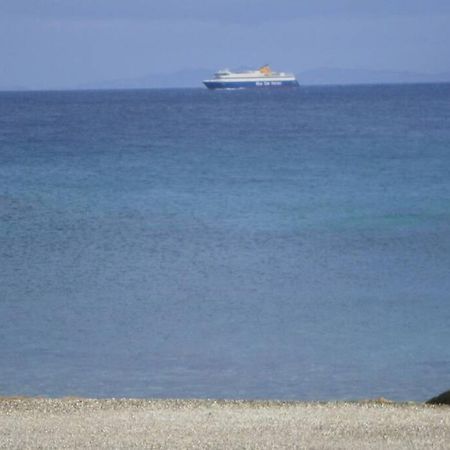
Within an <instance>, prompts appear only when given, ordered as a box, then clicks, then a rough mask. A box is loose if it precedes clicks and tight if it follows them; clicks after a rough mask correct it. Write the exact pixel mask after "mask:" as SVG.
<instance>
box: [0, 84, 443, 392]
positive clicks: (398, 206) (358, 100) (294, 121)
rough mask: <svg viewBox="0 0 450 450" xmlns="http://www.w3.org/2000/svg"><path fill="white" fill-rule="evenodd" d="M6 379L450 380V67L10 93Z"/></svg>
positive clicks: (15, 387) (168, 387)
mask: <svg viewBox="0 0 450 450" xmlns="http://www.w3.org/2000/svg"><path fill="white" fill-rule="evenodd" d="M0 268H1V270H0V395H48V396H62V395H80V396H96V397H105V396H115V397H122V396H130V397H219V398H223V397H225V398H276V399H315V400H319V399H320V400H329V399H355V398H361V397H377V396H384V397H389V398H393V399H399V400H406V399H408V400H410V399H411V400H423V399H426V398H428V397H430V396H432V395H435V394H436V393H438V392H440V391H442V390H445V389H448V388H449V387H450V386H449V383H450V378H449V374H450V345H449V344H450V326H449V324H450V305H449V301H450V275H449V271H450V84H441V85H438V84H437V85H404V86H401V85H398V86H359V87H357V86H350V87H314V88H313V87H302V88H300V89H298V90H289V91H263V92H254V91H251V92H250V91H238V92H210V91H207V90H202V89H190V90H189V89H186V90H142V91H114V92H113V91H111V92H108V91H97V92H95V91H91V92H88V91H86V92H29V93H0Z"/></svg>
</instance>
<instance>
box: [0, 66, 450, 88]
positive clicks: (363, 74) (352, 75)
mask: <svg viewBox="0 0 450 450" xmlns="http://www.w3.org/2000/svg"><path fill="white" fill-rule="evenodd" d="M214 72H215V70H214V69H192V70H180V71H177V72H171V73H159V74H149V75H145V76H140V77H135V78H117V79H111V80H103V81H93V82H90V83H83V84H79V85H74V86H54V87H53V89H145V88H187V87H203V84H202V80H204V79H206V78H210V77H211V76H212V75H213V73H214ZM295 73H296V75H297V77H298V81H299V83H300V85H333V84H334V85H348V84H388V83H438V82H450V72H444V73H439V74H423V73H415V72H405V71H404V72H395V71H388V70H364V69H333V68H319V69H313V70H305V71H297V72H295ZM28 89H30V88H29V87H26V86H0V91H12V90H20V91H23V90H28ZM49 89H52V88H49Z"/></svg>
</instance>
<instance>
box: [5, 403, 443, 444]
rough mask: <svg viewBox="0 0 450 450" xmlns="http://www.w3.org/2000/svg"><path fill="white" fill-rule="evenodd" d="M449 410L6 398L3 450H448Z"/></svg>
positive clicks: (413, 406) (371, 405) (410, 406)
mask: <svg viewBox="0 0 450 450" xmlns="http://www.w3.org/2000/svg"><path fill="white" fill-rule="evenodd" d="M449 442H450V408H449V407H448V406H433V405H425V404H418V403H393V402H388V401H385V400H378V401H361V402H348V403H347V402H327V403H315V402H311V403H309V402H277V401H215V400H133V399H101V400H97V399H79V398H62V399H48V398H3V399H1V400H0V448H5V449H19V448H20V449H24V448H27V449H34V448H48V449H50V448H61V449H62V448H92V449H94V448H95V449H99V448H102V449H103V448H105V449H106V448H108V449H110V448H171V449H176V448H330V449H331V448H333V449H335V448H358V449H364V448H376V449H385V448H405V449H406V448H408V449H411V448H436V449H444V448H448V443H449Z"/></svg>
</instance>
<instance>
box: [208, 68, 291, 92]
mask: <svg viewBox="0 0 450 450" xmlns="http://www.w3.org/2000/svg"><path fill="white" fill-rule="evenodd" d="M203 83H204V84H205V86H206V87H207V88H208V89H242V88H254V87H296V86H298V81H297V79H296V78H295V75H294V74H293V73H287V72H274V71H272V69H271V68H270V67H269V66H268V65H265V66H262V67H260V68H259V69H258V70H247V71H242V72H232V71H231V70H228V69H224V70H219V71H218V72H216V73H215V74H214V78H212V79H210V80H204V81H203Z"/></svg>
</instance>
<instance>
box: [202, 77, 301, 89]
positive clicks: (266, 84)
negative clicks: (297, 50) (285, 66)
mask: <svg viewBox="0 0 450 450" xmlns="http://www.w3.org/2000/svg"><path fill="white" fill-rule="evenodd" d="M203 84H204V85H205V86H206V87H207V88H208V89H248V88H251V89H253V88H284V87H298V81H297V80H295V79H293V80H292V79H291V80H239V81H229V80H206V81H204V82H203Z"/></svg>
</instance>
